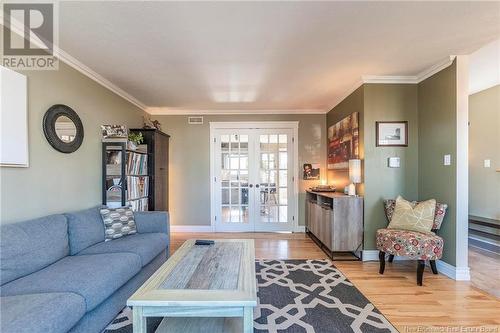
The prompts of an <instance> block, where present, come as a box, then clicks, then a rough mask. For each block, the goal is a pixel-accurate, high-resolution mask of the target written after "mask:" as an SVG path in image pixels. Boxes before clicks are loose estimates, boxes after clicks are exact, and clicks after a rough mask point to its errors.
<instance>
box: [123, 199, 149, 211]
mask: <svg viewBox="0 0 500 333" xmlns="http://www.w3.org/2000/svg"><path fill="white" fill-rule="evenodd" d="M128 205H129V206H130V207H131V208H132V210H133V211H146V210H148V198H143V199H138V200H130V201H129V202H128Z"/></svg>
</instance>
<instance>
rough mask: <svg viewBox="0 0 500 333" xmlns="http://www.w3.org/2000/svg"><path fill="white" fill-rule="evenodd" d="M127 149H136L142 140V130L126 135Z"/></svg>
mask: <svg viewBox="0 0 500 333" xmlns="http://www.w3.org/2000/svg"><path fill="white" fill-rule="evenodd" d="M128 141H129V149H132V150H136V149H137V146H138V145H140V144H141V143H142V142H143V141H144V137H143V136H142V132H139V133H129V135H128Z"/></svg>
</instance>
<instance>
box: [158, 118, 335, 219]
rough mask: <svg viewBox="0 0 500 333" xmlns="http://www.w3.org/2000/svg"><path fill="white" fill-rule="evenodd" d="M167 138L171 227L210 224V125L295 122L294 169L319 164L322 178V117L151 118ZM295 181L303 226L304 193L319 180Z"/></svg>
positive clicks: (324, 142) (324, 129)
mask: <svg viewBox="0 0 500 333" xmlns="http://www.w3.org/2000/svg"><path fill="white" fill-rule="evenodd" d="M153 118H154V119H157V120H158V121H159V122H160V123H161V127H162V130H163V131H164V132H165V133H168V134H169V135H170V136H171V137H170V156H169V160H170V173H169V186H170V188H169V191H170V198H169V208H170V217H171V221H172V224H173V225H205V226H207V225H210V124H209V123H210V122H223V121H228V122H254V121H298V122H299V130H298V136H299V137H298V141H297V142H298V148H299V156H298V163H299V165H298V167H299V170H302V165H303V164H304V163H320V165H321V176H322V178H323V179H326V174H325V171H326V164H325V162H326V127H325V124H326V115H325V114H311V115H308V114H298V115H294V114H289V115H276V114H275V115H205V116H203V120H204V123H203V125H189V124H188V119H187V118H188V117H187V116H155V117H153ZM297 176H298V177H297V178H298V181H299V200H298V201H299V203H298V205H299V216H298V222H299V223H298V224H299V225H304V221H305V219H304V214H305V190H306V189H307V188H309V187H311V186H313V185H317V184H318V183H319V181H311V180H302V179H301V177H300V176H301V173H300V172H299V175H297Z"/></svg>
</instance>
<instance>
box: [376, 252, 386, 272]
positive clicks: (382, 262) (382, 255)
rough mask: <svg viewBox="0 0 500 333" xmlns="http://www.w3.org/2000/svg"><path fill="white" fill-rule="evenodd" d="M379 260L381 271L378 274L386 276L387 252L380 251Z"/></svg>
mask: <svg viewBox="0 0 500 333" xmlns="http://www.w3.org/2000/svg"><path fill="white" fill-rule="evenodd" d="M378 260H379V261H380V269H379V271H378V272H379V273H380V274H384V270H385V252H382V251H380V252H379V253H378Z"/></svg>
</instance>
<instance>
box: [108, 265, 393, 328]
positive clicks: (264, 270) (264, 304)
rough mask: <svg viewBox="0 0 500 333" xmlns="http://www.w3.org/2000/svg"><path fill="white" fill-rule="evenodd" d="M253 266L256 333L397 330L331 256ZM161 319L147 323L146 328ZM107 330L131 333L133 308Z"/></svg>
mask: <svg viewBox="0 0 500 333" xmlns="http://www.w3.org/2000/svg"><path fill="white" fill-rule="evenodd" d="M255 268H256V273H257V285H258V292H257V296H258V305H257V307H256V309H255V312H254V332H255V333H268V332H269V333H347V332H357V333H365V332H366V333H372V332H373V333H379V332H384V333H392V332H397V330H396V329H395V328H394V327H393V326H392V325H391V324H390V323H389V321H388V320H387V319H386V318H385V317H384V316H383V315H382V314H381V313H380V311H378V310H377V309H376V308H375V306H373V304H371V303H370V302H369V301H368V299H367V298H366V297H365V296H364V295H363V294H362V293H361V292H360V291H359V290H358V289H356V287H354V286H353V284H352V283H351V282H349V280H347V278H346V277H345V276H344V275H343V274H342V273H341V272H340V271H339V270H338V269H337V268H336V267H335V266H334V265H333V264H332V262H331V261H329V260H257V261H256V263H255ZM160 321H161V318H152V320H150V321H148V332H154V330H155V328H156V327H157V326H158V324H159V323H160ZM105 333H132V311H130V309H129V308H125V309H124V310H123V311H122V312H121V313H120V314H119V315H118V317H117V318H116V319H115V320H114V321H113V322H112V323H111V324H110V325H109V326H108V327H107V329H106V330H105ZM207 333H210V332H207Z"/></svg>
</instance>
